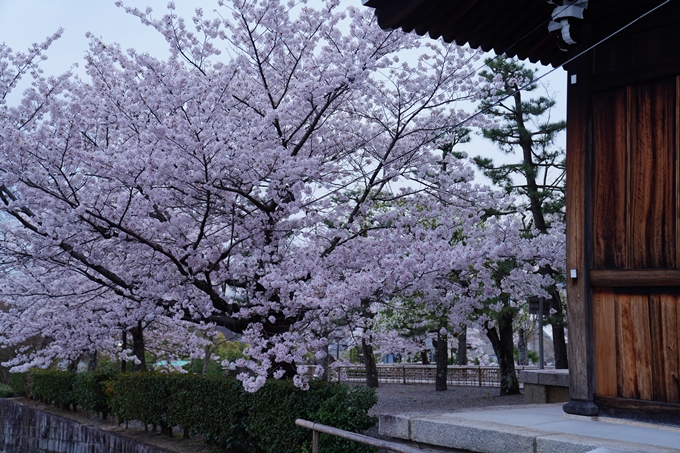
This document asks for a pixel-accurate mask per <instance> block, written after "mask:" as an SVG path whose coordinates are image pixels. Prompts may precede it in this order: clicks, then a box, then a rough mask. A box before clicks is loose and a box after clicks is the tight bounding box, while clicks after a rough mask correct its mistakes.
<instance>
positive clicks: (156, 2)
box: [0, 0, 566, 161]
mask: <svg viewBox="0 0 680 453" xmlns="http://www.w3.org/2000/svg"><path fill="white" fill-rule="evenodd" d="M319 1H320V0H309V2H308V4H310V5H313V4H314V3H315V2H319ZM114 3H115V0H0V43H2V42H4V43H6V44H8V45H9V46H10V47H11V48H12V49H13V50H14V51H20V50H21V51H24V50H26V49H27V48H28V47H29V46H30V44H31V43H34V42H42V41H43V40H44V39H45V37H47V36H49V35H51V34H53V33H54V32H55V31H57V29H59V27H62V28H64V35H63V36H62V38H61V39H59V40H58V41H56V42H55V43H54V44H53V45H52V47H51V48H50V49H49V50H48V52H47V56H48V60H47V61H45V62H43V64H42V65H41V66H42V68H43V69H44V70H45V73H46V74H61V73H63V72H65V71H67V70H69V69H70V68H71V66H72V65H73V64H74V63H81V66H82V61H83V56H84V54H85V51H86V50H87V47H88V39H87V38H86V37H85V34H86V33H87V32H88V31H89V32H92V33H93V34H94V35H95V36H97V37H101V38H103V41H104V42H117V43H120V44H121V46H122V47H123V48H124V49H127V48H130V47H134V48H135V49H137V50H138V51H142V52H148V53H150V54H153V55H156V56H162V55H163V54H165V53H166V52H167V50H166V49H167V46H166V43H165V40H164V39H163V38H162V37H161V36H160V34H158V33H157V32H155V31H154V30H153V29H151V28H150V27H146V26H144V25H142V24H141V23H140V21H139V19H138V18H136V17H134V16H131V15H129V14H126V13H125V11H124V10H123V9H122V8H118V7H116V6H115V4H114ZM123 3H124V4H125V5H126V6H133V7H137V8H139V9H141V10H144V9H145V8H146V7H147V6H150V7H151V8H153V11H154V12H153V15H154V16H155V17H161V16H162V15H163V14H165V11H166V5H167V3H168V0H124V2H123ZM341 4H342V5H356V6H359V7H360V6H361V0H342V1H341ZM175 6H176V12H177V14H179V15H181V16H183V17H185V18H186V19H187V20H188V19H190V18H191V16H192V15H193V11H194V9H195V8H198V7H201V8H203V10H204V12H205V16H206V17H213V14H214V13H213V12H212V11H213V10H214V9H216V8H217V9H221V8H220V7H218V6H217V0H175ZM546 33H547V30H546ZM480 64H481V63H480ZM539 68H540V69H539V72H538V74H539V75H540V74H543V73H545V72H547V71H549V70H550V69H552V68H550V67H539ZM544 80H546V81H547V83H549V84H550V88H551V90H552V91H554V92H557V93H556V95H557V98H556V99H557V108H556V109H555V111H554V112H553V119H563V118H564V117H565V115H566V73H565V72H564V71H563V70H561V69H559V70H557V71H555V72H554V73H552V74H551V75H550V76H548V77H546V79H544ZM537 91H539V90H537ZM10 102H11V100H10ZM561 140H562V142H564V134H562V137H561ZM560 146H561V147H564V144H562V145H560ZM464 149H465V150H467V151H468V152H469V153H470V154H471V155H476V154H483V155H488V156H489V157H494V159H498V160H499V161H501V160H502V161H506V159H507V158H501V156H499V154H500V153H498V152H497V151H495V150H494V148H493V145H492V144H491V143H490V142H487V141H486V140H484V139H481V138H476V139H473V142H472V143H471V144H468V145H466V146H465V147H464ZM502 157H505V156H502Z"/></svg>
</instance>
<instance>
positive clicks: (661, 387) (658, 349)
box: [648, 291, 675, 401]
mask: <svg viewBox="0 0 680 453" xmlns="http://www.w3.org/2000/svg"><path fill="white" fill-rule="evenodd" d="M663 316H664V305H663V302H662V294H660V293H659V292H658V291H651V294H650V296H649V333H650V338H651V343H650V349H649V351H648V355H649V357H650V361H651V368H652V398H651V399H652V400H653V401H668V389H667V388H666V373H665V363H664V362H665V361H664V354H665V351H664V349H665V344H666V339H665V338H664V332H663V323H664V320H663ZM673 317H674V318H675V313H674V314H673Z"/></svg>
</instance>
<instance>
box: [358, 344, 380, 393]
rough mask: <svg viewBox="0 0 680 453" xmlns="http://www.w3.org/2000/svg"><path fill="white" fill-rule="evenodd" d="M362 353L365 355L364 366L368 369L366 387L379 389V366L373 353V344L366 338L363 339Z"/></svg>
mask: <svg viewBox="0 0 680 453" xmlns="http://www.w3.org/2000/svg"><path fill="white" fill-rule="evenodd" d="M361 353H362V354H363V355H364V368H365V369H366V387H369V388H374V389H377V388H378V387H379V386H380V384H379V383H378V367H377V366H376V364H375V354H373V346H371V345H370V344H368V343H366V339H364V338H362V339H361Z"/></svg>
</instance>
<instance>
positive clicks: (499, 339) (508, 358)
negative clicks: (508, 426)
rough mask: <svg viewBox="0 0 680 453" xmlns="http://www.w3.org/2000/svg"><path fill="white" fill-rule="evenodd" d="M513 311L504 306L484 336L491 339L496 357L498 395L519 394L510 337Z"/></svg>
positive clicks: (513, 346)
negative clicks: (499, 379)
mask: <svg viewBox="0 0 680 453" xmlns="http://www.w3.org/2000/svg"><path fill="white" fill-rule="evenodd" d="M513 317H514V312H513V311H512V310H511V309H508V308H504V309H503V310H501V312H500V313H499V314H498V317H497V318H496V327H494V328H493V329H488V330H487V332H486V336H487V337H488V338H489V340H490V341H491V345H492V346H493V350H494V352H495V353H496V356H497V357H498V364H499V366H500V371H501V391H500V395H501V396H504V395H519V394H520V391H519V381H518V380H517V374H515V357H514V349H515V343H514V341H513V338H512V319H513Z"/></svg>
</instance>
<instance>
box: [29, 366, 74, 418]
mask: <svg viewBox="0 0 680 453" xmlns="http://www.w3.org/2000/svg"><path fill="white" fill-rule="evenodd" d="M74 379H75V373H71V372H68V371H59V370H32V371H30V390H29V393H30V395H31V397H33V398H35V399H37V400H40V401H43V402H45V403H47V404H54V405H55V406H59V407H61V408H62V409H69V408H70V407H73V408H74V409H75V406H76V401H75V399H74V397H73V381H74Z"/></svg>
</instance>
